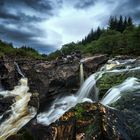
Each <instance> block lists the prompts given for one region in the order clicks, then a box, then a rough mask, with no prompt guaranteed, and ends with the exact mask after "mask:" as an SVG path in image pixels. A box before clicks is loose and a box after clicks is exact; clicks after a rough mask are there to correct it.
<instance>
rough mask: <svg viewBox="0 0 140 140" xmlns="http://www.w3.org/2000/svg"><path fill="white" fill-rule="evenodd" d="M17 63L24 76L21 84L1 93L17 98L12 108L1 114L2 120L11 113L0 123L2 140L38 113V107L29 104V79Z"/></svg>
mask: <svg viewBox="0 0 140 140" xmlns="http://www.w3.org/2000/svg"><path fill="white" fill-rule="evenodd" d="M15 65H16V67H17V70H18V72H19V74H20V75H21V76H22V77H23V78H21V80H20V81H19V85H18V86H15V87H14V90H12V91H4V90H1V91H0V95H2V96H3V98H6V97H10V96H12V97H14V100H15V102H14V103H13V104H12V105H11V107H10V110H8V111H6V112H5V113H4V114H3V115H1V116H0V120H1V121H2V120H3V117H4V115H5V114H6V113H10V115H9V117H8V118H7V119H6V120H3V121H2V123H1V124H0V140H6V139H7V138H8V137H9V136H11V135H12V134H15V133H17V132H18V131H19V130H20V129H21V128H22V127H23V126H24V125H25V124H27V123H28V122H29V121H30V120H31V119H32V118H33V117H35V115H36V113H37V110H36V108H34V107H30V106H28V103H29V101H30V98H31V95H32V94H31V93H29V92H28V91H29V87H28V79H27V78H24V77H25V76H24V75H23V74H22V72H21V70H20V68H19V66H18V64H17V63H16V62H15Z"/></svg>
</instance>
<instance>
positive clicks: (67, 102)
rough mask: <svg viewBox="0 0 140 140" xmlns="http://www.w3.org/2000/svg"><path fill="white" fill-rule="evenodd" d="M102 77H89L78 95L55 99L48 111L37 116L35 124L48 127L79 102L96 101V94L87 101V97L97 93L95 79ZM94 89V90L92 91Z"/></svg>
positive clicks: (98, 75) (95, 75) (97, 75)
mask: <svg viewBox="0 0 140 140" xmlns="http://www.w3.org/2000/svg"><path fill="white" fill-rule="evenodd" d="M101 76H102V74H101V73H95V74H93V75H91V76H90V77H89V78H88V79H87V80H86V81H85V82H84V83H83V85H82V87H81V88H80V89H79V91H78V93H77V94H76V95H71V96H66V97H63V98H58V99H56V100H55V101H54V102H53V104H52V106H51V107H50V108H49V110H48V111H46V112H43V113H40V114H38V116H37V122H38V123H41V124H43V125H50V124H51V123H53V122H55V121H56V120H57V119H59V118H60V117H61V116H62V115H63V114H64V113H65V112H66V111H68V110H69V109H70V108H72V107H74V106H75V105H76V104H77V103H81V102H85V101H88V102H93V101H95V100H96V98H97V97H96V96H97V93H93V94H95V95H96V96H95V97H94V99H92V100H91V99H89V98H88V96H89V95H90V94H91V92H93V91H94V92H97V90H96V88H95V87H96V86H95V87H94V85H95V84H96V81H97V79H99V78H100V77H101ZM93 88H95V90H93Z"/></svg>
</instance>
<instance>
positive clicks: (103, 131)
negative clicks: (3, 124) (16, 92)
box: [0, 55, 140, 140]
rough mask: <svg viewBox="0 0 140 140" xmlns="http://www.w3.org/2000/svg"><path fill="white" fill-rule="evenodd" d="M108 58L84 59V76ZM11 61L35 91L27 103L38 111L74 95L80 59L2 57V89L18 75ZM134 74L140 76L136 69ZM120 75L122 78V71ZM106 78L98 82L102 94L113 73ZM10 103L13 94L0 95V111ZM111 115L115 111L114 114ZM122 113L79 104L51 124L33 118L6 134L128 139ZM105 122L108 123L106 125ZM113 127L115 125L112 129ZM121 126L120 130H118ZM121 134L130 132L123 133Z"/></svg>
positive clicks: (39, 138)
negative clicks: (43, 123) (47, 59)
mask: <svg viewBox="0 0 140 140" xmlns="http://www.w3.org/2000/svg"><path fill="white" fill-rule="evenodd" d="M128 58H130V57H128V56H127V57H124V56H123V57H120V58H117V59H120V60H122V59H128ZM108 59H109V58H108V57H107V56H106V55H96V56H93V57H90V58H86V59H84V62H83V66H84V76H85V78H87V77H88V76H89V75H91V74H92V73H94V72H96V71H97V70H98V69H99V68H101V67H102V66H103V65H104V64H105V63H106V62H107V60H108ZM14 62H17V63H18V65H19V67H20V69H21V71H22V73H23V74H24V75H25V77H27V78H28V80H29V83H28V84H29V88H30V92H31V93H34V94H32V97H31V100H30V102H29V106H33V107H35V108H37V110H38V112H40V111H44V110H47V108H48V107H49V105H50V104H51V103H52V101H54V100H55V99H56V98H57V97H61V96H64V95H71V94H74V93H76V92H77V91H78V89H79V87H80V79H79V62H80V60H77V61H73V62H70V63H62V62H61V64H60V63H59V62H58V61H52V62H48V61H41V60H36V61H34V60H20V59H16V60H12V59H9V58H4V59H1V60H0V85H1V88H3V89H5V90H13V88H14V87H15V86H16V85H18V81H19V79H20V78H21V75H20V74H19V73H18V72H17V70H16V67H15V65H14ZM139 63H140V59H139V58H137V61H136V62H134V64H133V65H139ZM112 67H113V66H112ZM122 67H123V66H122ZM128 75H129V74H128V73H127V76H128ZM130 75H132V73H131V74H130ZM133 75H134V74H133ZM136 75H137V76H140V75H139V71H138V72H137V73H136ZM123 76H124V79H125V74H124V75H123ZM123 76H122V74H121V75H117V77H122V79H121V78H118V83H120V82H121V81H122V80H123ZM105 77H106V78H102V79H101V80H100V81H99V82H98V83H97V85H99V86H100V87H101V88H100V90H101V94H104V93H105V92H106V91H107V90H108V89H109V88H110V85H112V84H113V83H112V82H110V79H112V78H115V77H116V76H113V75H112V78H110V79H109V78H108V77H107V76H105ZM114 85H115V84H113V86H114ZM35 93H36V94H35ZM102 96H103V95H101V97H102ZM13 102H14V100H13V98H12V97H7V98H4V99H3V98H2V97H0V114H3V112H5V111H6V110H8V109H9V107H10V106H11V105H12V104H13ZM113 114H115V115H114V116H115V117H113ZM128 114H129V113H128ZM109 116H110V117H109ZM123 116H124V113H122V112H119V111H112V110H110V109H109V108H107V107H104V106H102V105H101V104H100V103H83V104H78V105H77V106H76V107H74V108H72V109H71V110H70V111H68V112H66V113H65V114H64V115H63V116H62V117H61V118H60V119H59V120H58V121H56V122H55V123H53V124H51V125H50V126H44V125H41V124H38V123H37V120H36V119H32V120H31V121H30V122H29V123H28V124H26V126H24V127H23V128H22V129H21V130H20V131H19V133H18V134H16V135H13V136H11V137H9V138H8V140H27V139H29V140H32V139H33V140H54V139H55V140H66V139H67V140H74V139H77V140H80V139H85V140H88V139H89V140H90V139H108V138H110V139H112V140H113V139H114V140H115V139H116V140H117V139H123V138H124V139H127V138H130V137H132V136H131V135H132V134H131V133H129V132H131V130H130V129H129V127H126V125H125V123H122V122H123V121H124V122H125V121H127V115H126V116H125V117H123ZM108 117H109V118H110V119H114V118H116V119H114V121H112V122H110V121H109V119H108ZM111 117H112V118H111ZM116 120H117V121H116ZM107 123H109V125H106V124H107ZM112 126H114V128H113V129H112ZM120 126H121V128H122V129H121V130H119V131H118V129H120ZM123 128H124V129H123ZM120 132H122V133H120ZM123 134H129V135H125V136H124V135H123ZM133 137H135V138H136V139H137V137H138V136H137V135H135V136H133Z"/></svg>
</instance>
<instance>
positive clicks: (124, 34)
mask: <svg viewBox="0 0 140 140" xmlns="http://www.w3.org/2000/svg"><path fill="white" fill-rule="evenodd" d="M75 51H80V52H81V53H82V54H98V53H100V54H101V53H102V54H108V55H112V56H114V55H140V25H139V26H136V25H134V24H133V21H132V18H131V17H128V18H127V17H122V16H120V17H119V18H117V17H110V20H109V23H108V28H107V29H101V28H100V27H98V28H97V30H95V31H94V30H93V29H91V31H90V33H89V34H88V35H87V36H86V37H85V38H84V39H82V41H80V42H78V43H74V42H72V43H69V44H66V45H63V46H62V48H61V49H60V50H57V51H55V52H53V53H52V54H50V55H49V56H48V59H55V58H57V57H59V56H61V55H67V54H71V53H73V52H75Z"/></svg>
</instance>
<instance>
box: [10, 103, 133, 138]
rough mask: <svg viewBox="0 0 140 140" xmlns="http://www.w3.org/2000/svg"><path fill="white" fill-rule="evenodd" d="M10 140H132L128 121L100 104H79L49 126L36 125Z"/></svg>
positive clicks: (33, 124) (31, 125)
mask: <svg viewBox="0 0 140 140" xmlns="http://www.w3.org/2000/svg"><path fill="white" fill-rule="evenodd" d="M26 127H27V129H24V130H22V131H21V132H19V134H18V135H16V136H13V137H10V138H9V139H8V140H13V139H14V138H15V139H18V140H21V139H22V140H27V139H26V138H27V137H26V136H27V135H28V139H29V138H30V139H33V140H101V139H103V140H108V139H110V140H118V139H125V140H128V139H131V138H132V136H131V132H130V130H129V127H128V126H127V124H126V117H125V116H124V115H123V113H121V112H120V111H117V110H112V109H109V108H106V107H104V106H102V105H101V104H99V103H96V104H95V103H83V104H78V105H77V106H75V107H74V108H72V109H71V110H69V111H68V112H66V113H65V114H64V115H63V116H62V117H61V118H60V119H59V120H57V121H56V122H55V123H53V124H51V125H50V126H42V125H39V124H37V123H35V122H32V123H31V124H30V125H28V126H26ZM15 139H14V140H15Z"/></svg>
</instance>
